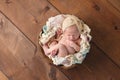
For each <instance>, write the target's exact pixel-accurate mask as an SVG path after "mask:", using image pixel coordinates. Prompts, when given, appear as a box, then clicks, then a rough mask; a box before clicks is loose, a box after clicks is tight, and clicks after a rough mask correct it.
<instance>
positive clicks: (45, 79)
mask: <svg viewBox="0 0 120 80" xmlns="http://www.w3.org/2000/svg"><path fill="white" fill-rule="evenodd" d="M60 13H69V14H74V15H76V16H78V17H79V18H81V19H82V20H83V21H85V22H86V23H87V24H88V25H89V26H90V28H91V29H92V33H91V35H92V36H93V39H92V41H91V47H92V48H91V50H90V53H89V54H88V55H87V57H86V59H85V61H84V62H83V64H81V65H77V66H76V67H75V68H72V69H69V70H65V69H63V68H61V67H59V66H54V65H52V64H48V63H47V62H46V59H45V58H44V56H43V55H42V50H41V47H40V46H39V44H38V35H39V32H40V31H41V28H42V26H43V25H44V24H45V21H46V20H47V19H48V18H49V17H51V16H55V15H57V14H60ZM119 35H120V1H119V0H99V1H98V0H92V1H91V0H86V1H83V0H24V1H23V0H0V80H120V76H119V75H120V42H119V41H120V36H119Z"/></svg>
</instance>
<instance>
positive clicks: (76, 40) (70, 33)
mask: <svg viewBox="0 0 120 80" xmlns="http://www.w3.org/2000/svg"><path fill="white" fill-rule="evenodd" d="M43 50H44V52H45V54H46V55H51V56H55V55H57V56H58V57H65V56H67V55H69V54H74V53H76V52H78V51H80V33H79V30H78V28H77V26H76V25H75V24H73V25H70V26H68V27H66V28H65V29H63V34H62V35H61V38H60V39H59V41H53V42H52V43H51V44H50V45H49V46H48V45H43Z"/></svg>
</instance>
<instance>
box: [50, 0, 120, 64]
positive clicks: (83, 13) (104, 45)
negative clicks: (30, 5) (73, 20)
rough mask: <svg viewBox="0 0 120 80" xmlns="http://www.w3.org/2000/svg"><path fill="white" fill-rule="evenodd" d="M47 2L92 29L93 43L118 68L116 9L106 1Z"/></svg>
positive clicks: (119, 18)
mask: <svg viewBox="0 0 120 80" xmlns="http://www.w3.org/2000/svg"><path fill="white" fill-rule="evenodd" d="M48 1H49V2H50V3H51V4H52V5H53V6H55V7H56V8H57V9H58V10H59V11H60V12H61V13H69V14H74V15H76V16H78V17H79V18H81V19H82V20H83V21H85V22H86V23H87V24H88V25H89V26H90V28H91V29H92V36H93V42H95V44H97V45H98V46H99V47H100V48H101V49H102V50H103V51H104V52H105V53H106V54H107V55H108V56H109V57H110V58H111V59H112V60H113V61H114V62H115V63H117V64H118V65H119V66H120V55H119V53H120V50H119V47H120V43H119V41H120V36H119V35H120V28H119V26H120V12H119V11H118V10H117V9H116V8H114V7H113V6H112V5H111V4H110V3H108V1H106V0H99V1H98V0H92V1H91V0H86V1H83V0H70V1H67V0H64V1H61V0H48ZM113 2H115V1H113ZM117 2H118V5H119V3H120V1H118V0H117ZM113 4H114V3H113ZM116 4H117V3H116ZM117 8H120V7H119V6H117Z"/></svg>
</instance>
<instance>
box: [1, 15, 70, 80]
mask: <svg viewBox="0 0 120 80" xmlns="http://www.w3.org/2000/svg"><path fill="white" fill-rule="evenodd" d="M2 14H3V13H2ZM2 14H1V13H0V17H1V18H0V20H1V26H0V28H1V29H0V44H1V45H3V46H0V52H1V53H0V57H1V58H0V62H1V63H0V65H1V68H0V69H1V70H2V71H3V72H4V73H5V74H6V75H7V76H9V78H10V79H13V80H21V79H23V80H26V79H27V80H33V79H40V80H44V79H45V80H52V78H53V77H50V76H49V75H48V74H49V72H48V71H50V70H51V66H50V65H48V64H45V62H44V59H42V56H40V55H35V53H39V54H40V52H41V49H40V47H37V48H39V49H37V51H36V46H37V45H35V44H34V42H35V41H34V42H32V41H31V40H30V39H31V38H30V39H29V38H28V37H27V36H28V35H27V36H26V35H25V34H24V33H26V32H27V31H26V32H24V33H23V32H20V31H21V30H20V31H19V27H17V28H16V26H15V25H14V24H13V23H11V22H10V21H9V20H8V19H7V18H6V17H5V16H4V15H2ZM8 14H9V13H8ZM22 16H23V15H22ZM10 18H11V17H10ZM26 29H27V28H26ZM28 30H29V28H28ZM29 31H30V30H29ZM26 34H27V33H26ZM37 35H38V34H36V36H34V37H35V38H36V37H37ZM37 40H38V38H37ZM36 43H38V41H36ZM36 56H38V57H36ZM38 58H39V59H38ZM4 61H6V62H4ZM10 63H11V64H10ZM40 66H41V67H40ZM55 70H56V74H55V75H54V76H55V77H56V78H58V77H59V80H68V79H67V77H66V76H65V75H64V74H62V73H61V72H60V71H59V70H58V69H55ZM23 73H24V75H22V74H23ZM51 74H52V73H50V75H51ZM40 75H41V76H42V77H41V76H40Z"/></svg>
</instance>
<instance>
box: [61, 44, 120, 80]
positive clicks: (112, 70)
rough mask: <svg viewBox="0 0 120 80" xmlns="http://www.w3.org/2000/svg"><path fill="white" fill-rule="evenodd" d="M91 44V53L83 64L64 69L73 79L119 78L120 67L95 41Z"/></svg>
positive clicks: (113, 79)
mask: <svg viewBox="0 0 120 80" xmlns="http://www.w3.org/2000/svg"><path fill="white" fill-rule="evenodd" d="M91 46H92V48H91V50H90V53H88V55H87V57H86V59H85V61H84V62H83V63H82V64H81V65H77V66H76V67H75V68H73V69H70V70H67V71H66V70H64V69H62V71H63V72H64V73H65V74H67V76H68V77H69V78H70V79H71V80H88V79H89V80H119V79H120V76H119V75H118V74H120V68H119V67H117V66H116V65H115V64H114V63H112V62H111V60H110V59H109V58H108V57H107V56H106V55H105V54H103V52H102V51H101V50H99V49H98V47H97V46H96V45H95V44H94V43H91Z"/></svg>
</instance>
